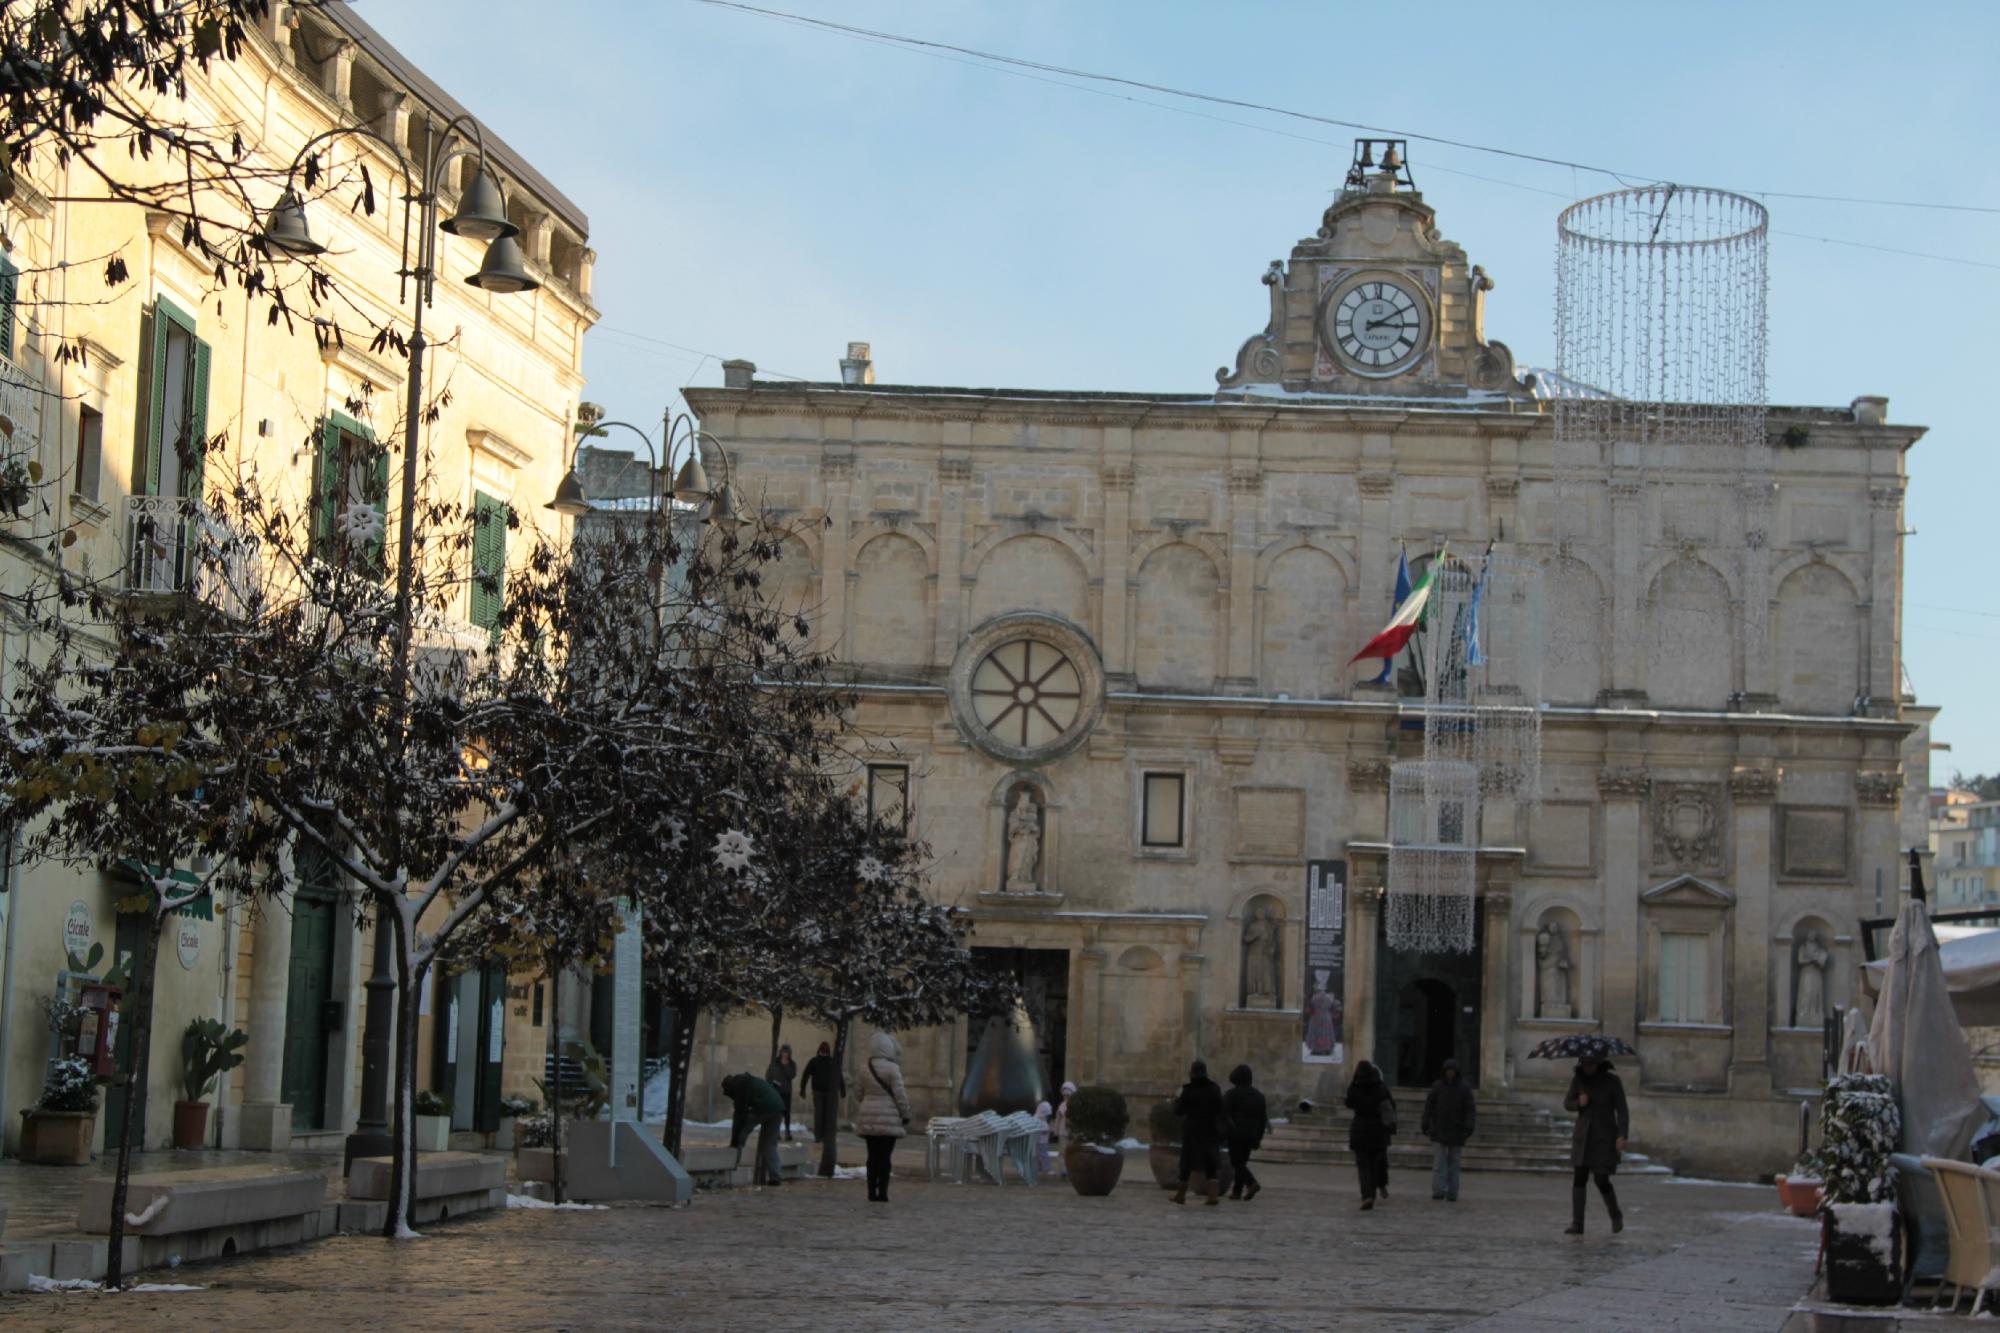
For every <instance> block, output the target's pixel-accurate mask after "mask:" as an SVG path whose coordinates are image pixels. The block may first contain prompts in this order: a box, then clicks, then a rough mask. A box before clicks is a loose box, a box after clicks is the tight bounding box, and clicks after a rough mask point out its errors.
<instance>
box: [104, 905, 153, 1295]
mask: <svg viewBox="0 0 2000 1333" xmlns="http://www.w3.org/2000/svg"><path fill="white" fill-rule="evenodd" d="M154 893H155V896H156V897H157V895H158V893H159V891H158V890H157V889H156V890H154ZM152 918H153V919H152V925H151V928H150V929H149V930H147V932H146V938H145V940H144V942H143V943H141V944H140V946H139V961H138V963H137V964H136V966H135V970H134V971H133V973H132V997H133V1000H134V1004H133V1009H132V1023H131V1026H130V1027H128V1028H127V1029H126V1031H125V1033H124V1035H123V1038H122V1039H123V1040H125V1041H130V1042H133V1043H135V1045H134V1046H133V1047H132V1073H131V1078H130V1081H129V1082H128V1083H127V1084H126V1086H125V1123H124V1124H123V1125H121V1126H119V1133H118V1176H117V1179H116V1180H114V1181H113V1182H112V1185H111V1237H110V1249H109V1252H108V1254H107V1255H106V1257H105V1261H104V1286H105V1289H106V1290H108V1291H109V1290H116V1289H117V1288H118V1287H120V1286H122V1285H123V1284H124V1281H125V1198H126V1193H127V1191H128V1190H129V1189H130V1187H131V1184H132V1138H133V1132H132V1126H133V1123H134V1122H135V1121H136V1122H137V1123H138V1127H139V1129H138V1137H139V1138H142V1139H143V1138H145V1137H146V1079H147V1076H148V1074H149V1072H150V1071H151V1069H152V1065H153V1060H152V1045H153V1040H152V1039H153V964H154V960H155V959H157V958H158V957H159V953H160V927H161V926H162V925H164V924H165V923H166V919H167V916H166V912H165V910H164V908H163V907H162V905H161V904H160V903H159V902H157V901H156V902H155V903H154V904H153V911H152ZM113 961H114V962H115V961H116V960H115V959H114V960H113Z"/></svg>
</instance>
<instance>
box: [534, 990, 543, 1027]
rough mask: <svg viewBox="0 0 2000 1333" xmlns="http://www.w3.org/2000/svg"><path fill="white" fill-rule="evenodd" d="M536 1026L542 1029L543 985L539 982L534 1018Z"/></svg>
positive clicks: (536, 991)
mask: <svg viewBox="0 0 2000 1333" xmlns="http://www.w3.org/2000/svg"><path fill="white" fill-rule="evenodd" d="M534 1025H535V1026H536V1027H540V1026H541V1025H542V983H541V982H539V981H537V982H536V983H535V1018H534Z"/></svg>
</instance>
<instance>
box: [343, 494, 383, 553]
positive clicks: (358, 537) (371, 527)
mask: <svg viewBox="0 0 2000 1333" xmlns="http://www.w3.org/2000/svg"><path fill="white" fill-rule="evenodd" d="M339 523H340V534H341V536H343V537H345V538H347V540H349V541H350V542H356V543H362V544H366V543H368V542H372V541H377V540H379V539H380V538H381V536H382V533H383V532H384V531H385V529H386V525H385V524H384V523H383V521H382V511H381V510H380V509H377V508H376V507H375V506H374V505H372V504H369V503H367V502H366V501H363V500H355V501H352V502H350V503H349V504H348V505H347V507H346V508H344V509H342V510H341V511H340V520H339Z"/></svg>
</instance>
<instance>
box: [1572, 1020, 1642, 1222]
mask: <svg viewBox="0 0 2000 1333" xmlns="http://www.w3.org/2000/svg"><path fill="white" fill-rule="evenodd" d="M1563 1109H1564V1110H1565V1111H1568V1112H1569V1113H1570V1114H1572V1115H1574V1116H1575V1117H1576V1127H1575V1128H1574V1129H1573V1130H1571V1131H1570V1140H1569V1164H1570V1168H1571V1169H1572V1170H1573V1171H1574V1172H1575V1174H1574V1175H1573V1176H1572V1177H1571V1179H1570V1188H1569V1207H1570V1223H1569V1229H1568V1230H1567V1231H1565V1232H1563V1234H1564V1235H1565V1236H1581V1235H1582V1234H1583V1205H1584V1200H1585V1199H1586V1198H1587V1197H1588V1195H1586V1193H1585V1192H1584V1188H1583V1186H1584V1182H1585V1181H1586V1180H1589V1179H1593V1178H1594V1179H1595V1180H1596V1181H1597V1192H1598V1193H1599V1194H1601V1195H1603V1196H1604V1211H1605V1212H1607V1213H1609V1214H1611V1230H1612V1231H1613V1232H1619V1231H1623V1230H1624V1229H1625V1215H1624V1214H1623V1213H1621V1212H1619V1211H1618V1194H1617V1192H1616V1191H1615V1190H1613V1189H1612V1188H1611V1175H1612V1173H1613V1172H1614V1171H1616V1170H1617V1169H1618V1159H1619V1158H1620V1157H1621V1156H1623V1155H1624V1152H1625V1138H1626V1135H1627V1134H1628V1133H1630V1132H1631V1128H1632V1114H1631V1112H1630V1111H1629V1110H1627V1109H1626V1106H1625V1084H1624V1083H1623V1082H1621V1081H1620V1080H1619V1077H1618V1075H1616V1074H1614V1073H1612V1072H1611V1062H1610V1061H1609V1060H1598V1059H1596V1058H1594V1057H1592V1056H1588V1055H1586V1056H1584V1057H1583V1058H1582V1059H1580V1060H1578V1061H1577V1062H1576V1072H1575V1073H1574V1074H1573V1075H1572V1076H1571V1077H1570V1081H1569V1091H1568V1092H1567V1093H1566V1094H1564V1096H1563Z"/></svg>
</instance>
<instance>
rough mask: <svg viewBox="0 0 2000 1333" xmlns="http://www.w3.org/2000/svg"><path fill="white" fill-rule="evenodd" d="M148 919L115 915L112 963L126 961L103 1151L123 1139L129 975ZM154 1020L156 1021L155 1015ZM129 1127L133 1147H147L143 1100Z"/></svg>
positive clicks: (133, 998)
mask: <svg viewBox="0 0 2000 1333" xmlns="http://www.w3.org/2000/svg"><path fill="white" fill-rule="evenodd" d="M146 926H147V919H146V917H145V916H144V915H143V914H138V913H123V912H121V913H120V914H119V916H118V934H117V937H116V940H115V942H114V944H113V945H112V947H113V948H114V949H115V950H116V951H117V952H116V954H115V955H114V958H113V961H114V962H122V963H124V964H125V976H126V991H125V996H124V998H123V999H122V1000H120V1001H119V1018H118V1042H117V1045H116V1046H115V1047H114V1048H113V1050H112V1058H113V1060H115V1061H116V1063H117V1069H118V1074H117V1077H116V1078H115V1079H114V1080H113V1081H112V1083H111V1084H110V1085H109V1086H108V1087H106V1088H105V1090H104V1151H106V1152H107V1153H111V1152H117V1151H118V1148H119V1146H120V1145H121V1144H123V1143H124V1141H125V1134H124V1130H125V1102H126V1099H127V1098H128V1097H129V1096H130V1095H131V1087H132V1082H131V1080H132V1043H131V1041H130V1040H128V1037H127V1033H126V1030H125V1029H126V1027H127V1026H128V1025H129V1023H130V1021H131V1018H130V1015H131V1013H132V1009H133V1007H134V1005H135V1004H136V1003H137V1001H138V996H137V995H135V994H134V993H133V992H132V990H131V978H132V975H133V974H134V973H136V972H137V971H138V970H139V951H140V950H141V949H143V948H145V947H146ZM159 970H160V969H159V960H158V959H155V960H154V962H153V971H154V972H155V973H156V974H157V973H158V972H159ZM155 1017H156V1021H157V1015H156V1016H155ZM152 1073H153V1075H154V1076H155V1077H157V1076H158V1075H159V1073H160V1062H159V1060H158V1059H157V1058H155V1059H154V1061H153V1069H152ZM132 1130H133V1133H134V1136H135V1137H136V1139H137V1141H136V1142H135V1143H133V1145H132V1146H133V1148H135V1149H141V1150H143V1149H144V1148H145V1146H146V1100H145V1098H144V1097H141V1098H140V1099H139V1104H138V1105H137V1106H135V1107H133V1108H132Z"/></svg>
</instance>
